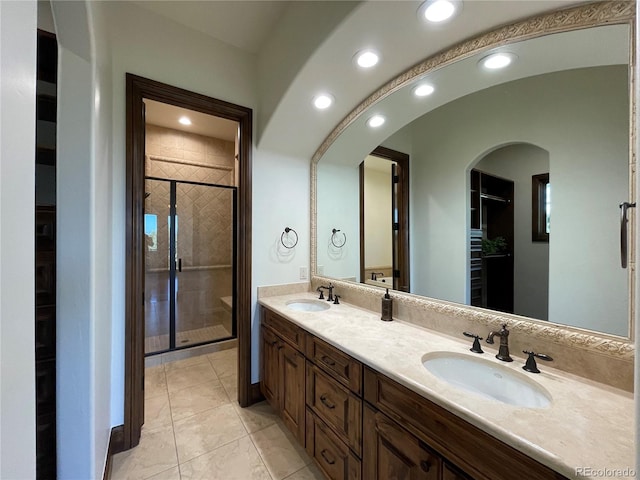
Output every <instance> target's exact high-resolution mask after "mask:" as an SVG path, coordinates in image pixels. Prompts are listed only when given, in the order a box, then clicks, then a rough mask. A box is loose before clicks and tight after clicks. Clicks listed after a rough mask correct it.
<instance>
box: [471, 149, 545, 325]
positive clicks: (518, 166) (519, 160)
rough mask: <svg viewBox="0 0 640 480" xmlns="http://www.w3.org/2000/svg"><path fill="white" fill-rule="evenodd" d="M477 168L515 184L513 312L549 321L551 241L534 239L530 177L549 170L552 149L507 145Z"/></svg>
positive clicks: (491, 154)
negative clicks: (536, 240)
mask: <svg viewBox="0 0 640 480" xmlns="http://www.w3.org/2000/svg"><path fill="white" fill-rule="evenodd" d="M474 168H477V169H478V170H481V171H483V172H486V173H490V174H492V175H496V176H498V177H502V178H507V179H509V180H512V181H513V183H514V193H513V197H514V201H513V209H514V215H513V216H514V222H513V223H514V225H513V231H514V245H513V248H514V258H513V280H514V281H513V311H514V312H515V313H517V314H518V315H524V316H525V317H532V318H537V319H540V320H547V318H548V316H549V243H547V242H534V241H532V240H531V212H532V201H531V176H532V175H538V174H541V173H548V172H549V152H547V151H546V150H543V149H541V148H538V147H536V146H534V145H527V144H522V143H518V144H514V145H508V146H506V147H502V148H499V149H498V150H494V151H493V152H491V153H489V154H488V155H487V156H486V157H484V158H483V159H481V160H480V161H479V162H478V163H477V164H476V166H475V167H474ZM552 188H553V186H552ZM552 197H553V195H552ZM551 217H552V218H553V215H551Z"/></svg>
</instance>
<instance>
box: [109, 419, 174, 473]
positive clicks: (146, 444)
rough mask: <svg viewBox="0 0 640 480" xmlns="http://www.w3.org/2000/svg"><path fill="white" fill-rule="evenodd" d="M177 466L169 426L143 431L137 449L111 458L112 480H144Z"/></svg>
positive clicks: (171, 430) (171, 431)
mask: <svg viewBox="0 0 640 480" xmlns="http://www.w3.org/2000/svg"><path fill="white" fill-rule="evenodd" d="M176 465H178V459H177V457H176V445H175V441H174V438H173V429H172V428H171V426H167V427H162V428H158V429H156V430H145V431H144V433H143V435H142V436H141V437H140V443H139V444H138V446H137V447H135V448H132V449H131V450H127V451H126V452H122V453H118V454H117V455H114V457H113V466H112V471H111V479H112V480H134V479H146V478H149V477H151V476H153V475H155V474H157V473H161V472H164V471H165V470H168V469H170V468H172V467H174V466H176Z"/></svg>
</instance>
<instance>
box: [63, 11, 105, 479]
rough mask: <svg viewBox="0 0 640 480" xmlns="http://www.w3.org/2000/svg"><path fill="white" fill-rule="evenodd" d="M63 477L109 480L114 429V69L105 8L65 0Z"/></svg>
mask: <svg viewBox="0 0 640 480" xmlns="http://www.w3.org/2000/svg"><path fill="white" fill-rule="evenodd" d="M53 15H54V20H55V25H56V33H57V36H58V43H59V67H58V68H59V72H58V146H57V148H58V150H57V153H58V162H57V171H58V175H57V180H58V184H57V205H58V252H57V264H58V272H57V273H58V277H57V285H58V289H57V330H58V337H57V352H58V353H57V373H58V375H57V426H58V476H59V477H60V478H99V477H101V476H102V472H103V469H104V466H105V459H106V453H107V447H108V441H109V434H110V430H111V418H110V417H111V350H112V349H111V341H110V339H111V329H112V325H111V322H112V314H111V281H112V280H111V271H110V265H111V259H110V255H109V254H110V252H111V237H112V232H111V152H110V141H111V104H110V80H111V78H110V75H111V72H110V65H109V57H108V55H106V53H105V52H106V50H107V45H106V41H105V23H104V17H103V15H102V13H101V5H100V4H97V3H96V4H91V3H84V2H56V3H54V4H53Z"/></svg>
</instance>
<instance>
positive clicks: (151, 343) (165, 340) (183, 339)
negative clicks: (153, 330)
mask: <svg viewBox="0 0 640 480" xmlns="http://www.w3.org/2000/svg"><path fill="white" fill-rule="evenodd" d="M231 336H232V335H231V332H230V331H229V330H228V329H226V328H225V327H224V325H213V326H210V327H204V328H195V329H193V330H184V331H177V332H176V345H178V346H184V345H185V344H187V343H203V342H210V341H212V340H215V339H218V338H228V337H231ZM168 348H169V334H166V335H153V336H148V337H145V339H144V351H145V353H150V352H158V351H161V350H167V349H168Z"/></svg>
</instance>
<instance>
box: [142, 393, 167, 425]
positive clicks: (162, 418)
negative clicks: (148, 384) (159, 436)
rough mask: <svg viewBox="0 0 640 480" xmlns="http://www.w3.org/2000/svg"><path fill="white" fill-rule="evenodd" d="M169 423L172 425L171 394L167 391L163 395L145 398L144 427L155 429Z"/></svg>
mask: <svg viewBox="0 0 640 480" xmlns="http://www.w3.org/2000/svg"><path fill="white" fill-rule="evenodd" d="M167 425H171V406H170V405H169V395H168V394H167V392H166V391H165V393H164V394H163V395H157V396H155V397H151V398H147V399H146V400H145V402H144V428H145V429H146V430H153V429H156V428H159V427H165V426H167Z"/></svg>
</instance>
